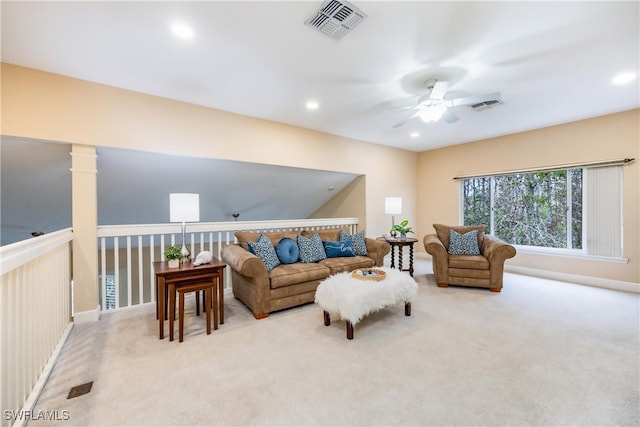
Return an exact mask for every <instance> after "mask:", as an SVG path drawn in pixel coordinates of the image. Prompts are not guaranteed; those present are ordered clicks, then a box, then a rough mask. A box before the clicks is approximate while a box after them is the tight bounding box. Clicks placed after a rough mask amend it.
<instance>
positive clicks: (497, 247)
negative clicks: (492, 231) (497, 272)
mask: <svg viewBox="0 0 640 427" xmlns="http://www.w3.org/2000/svg"><path fill="white" fill-rule="evenodd" d="M482 255H484V256H485V258H487V259H488V260H489V262H491V263H493V262H504V261H505V260H506V259H508V258H513V257H514V256H516V248H515V247H513V245H511V244H509V243H507V242H505V241H504V240H501V239H499V238H497V237H495V236H491V235H488V234H485V236H484V239H482Z"/></svg>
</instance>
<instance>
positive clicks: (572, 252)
mask: <svg viewBox="0 0 640 427" xmlns="http://www.w3.org/2000/svg"><path fill="white" fill-rule="evenodd" d="M627 162H628V160H627V159H625V161H624V162H621V163H618V164H614V165H611V166H620V167H621V169H620V170H621V172H620V173H622V166H623V165H624V164H626V163H627ZM604 166H609V165H604ZM587 167H588V166H578V165H576V166H574V165H567V166H566V168H564V167H563V168H561V167H558V168H553V169H550V168H547V169H540V170H535V169H530V170H526V171H521V172H519V171H512V172H507V173H499V174H498V173H496V174H488V175H477V176H465V177H456V178H454V179H456V180H459V181H460V183H459V187H458V188H459V223H460V224H464V217H465V197H464V184H465V181H466V180H468V179H478V178H490V179H491V180H490V185H489V191H490V195H489V201H490V202H489V205H490V207H489V209H490V212H489V218H490V227H489V230H490V232H489V233H487V234H489V235H491V236H495V217H494V215H495V185H496V181H495V178H496V177H498V176H509V175H517V174H530V173H536V172H547V171H551V170H564V171H566V172H567V178H566V179H567V194H566V197H567V231H566V233H567V236H566V238H567V247H564V248H553V247H544V246H532V245H521V244H513V246H514V247H516V248H517V250H518V251H519V252H521V253H528V254H537V255H547V256H556V257H557V256H561V257H564V258H576V259H589V260H595V261H607V262H615V263H628V262H629V260H628V258H625V257H624V249H623V252H622V253H621V255H620V256H617V255H596V254H589V253H588V246H587V243H586V242H587V238H588V230H587V223H586V221H585V218H584V215H585V212H584V210H585V209H586V208H585V203H586V199H587V195H586V192H587V191H588V190H586V188H585V186H586V185H588V184H587V183H586V179H585V175H586V169H587ZM575 169H582V174H583V182H582V195H581V198H582V206H583V208H582V209H583V212H582V215H583V217H582V219H581V221H582V230H581V232H582V248H580V249H576V248H573V247H572V246H573V239H572V238H571V230H572V224H571V221H572V203H571V202H572V199H571V198H572V192H573V188H572V185H571V182H572V176H571V174H572V172H571V171H572V170H575ZM620 199H621V200H620V201H621V206H620V209H621V210H622V209H623V206H622V205H623V201H624V185H621V187H620ZM619 226H620V235H621V238H623V237H624V234H623V233H624V228H623V227H624V222H623V221H622V220H621V222H620V225H619Z"/></svg>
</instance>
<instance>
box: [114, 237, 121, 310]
mask: <svg viewBox="0 0 640 427" xmlns="http://www.w3.org/2000/svg"><path fill="white" fill-rule="evenodd" d="M113 275H114V280H113V282H114V288H115V293H116V294H115V297H116V299H115V301H116V302H115V306H114V308H120V244H119V242H118V236H116V237H114V238H113Z"/></svg>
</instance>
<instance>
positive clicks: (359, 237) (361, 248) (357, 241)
mask: <svg viewBox="0 0 640 427" xmlns="http://www.w3.org/2000/svg"><path fill="white" fill-rule="evenodd" d="M347 239H349V240H351V241H352V242H353V249H354V250H355V252H356V255H369V252H368V251H367V245H366V243H365V241H364V230H362V231H359V232H357V233H356V234H349V233H347V232H346V231H344V230H340V240H347Z"/></svg>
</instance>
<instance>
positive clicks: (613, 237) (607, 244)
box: [583, 166, 623, 257]
mask: <svg viewBox="0 0 640 427" xmlns="http://www.w3.org/2000/svg"><path fill="white" fill-rule="evenodd" d="M622 184H623V182H622V166H607V167H594V168H586V169H584V191H585V192H584V194H583V197H584V212H583V214H584V218H583V221H584V224H585V227H584V228H583V230H584V231H583V233H584V241H585V242H586V250H587V253H588V254H590V255H603V256H612V257H622V255H623V254H622Z"/></svg>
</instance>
